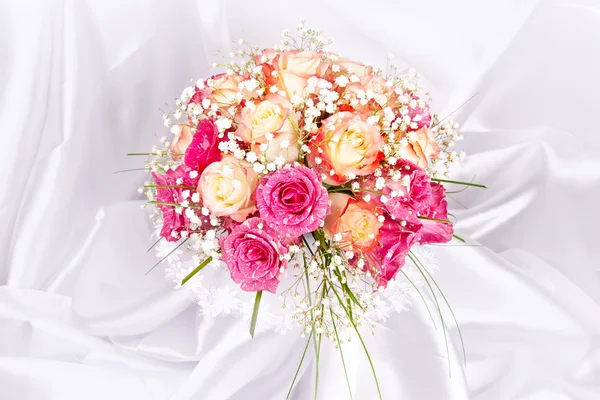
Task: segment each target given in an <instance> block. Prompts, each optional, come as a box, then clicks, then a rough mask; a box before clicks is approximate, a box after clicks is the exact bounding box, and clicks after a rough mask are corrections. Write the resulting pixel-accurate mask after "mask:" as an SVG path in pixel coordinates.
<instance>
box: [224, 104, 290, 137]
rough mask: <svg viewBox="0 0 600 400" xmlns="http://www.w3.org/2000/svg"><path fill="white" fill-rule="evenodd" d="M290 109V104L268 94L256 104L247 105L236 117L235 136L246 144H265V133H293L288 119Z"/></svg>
mask: <svg viewBox="0 0 600 400" xmlns="http://www.w3.org/2000/svg"><path fill="white" fill-rule="evenodd" d="M291 109H292V104H291V103H290V102H289V101H288V100H287V99H286V98H284V97H282V96H279V95H278V94H268V95H267V96H265V100H263V101H261V102H260V103H258V104H253V103H247V104H246V107H245V108H244V110H243V111H242V113H241V114H240V115H239V116H238V117H237V120H236V122H237V123H238V129H237V130H236V132H235V134H236V135H237V136H239V137H240V138H241V139H242V140H244V141H245V142H246V143H265V142H266V141H267V138H266V137H265V135H266V134H267V133H273V134H274V135H277V134H279V133H290V134H291V133H295V129H294V126H293V125H292V123H291V122H290V120H289V119H288V116H289V114H290V111H291Z"/></svg>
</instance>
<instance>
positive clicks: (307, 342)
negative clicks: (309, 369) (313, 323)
mask: <svg viewBox="0 0 600 400" xmlns="http://www.w3.org/2000/svg"><path fill="white" fill-rule="evenodd" d="M312 334H313V333H312V332H311V333H310V335H309V336H308V340H307V341H306V346H304V351H303V352H302V358H301V359H300V363H299V364H298V368H297V369H296V374H295V375H294V379H293V380H292V384H291V385H290V390H288V393H287V396H286V397H285V399H286V400H288V399H289V398H290V394H292V389H293V388H294V384H295V383H296V379H298V374H299V373H300V368H301V367H302V363H303V362H304V357H305V356H306V351H307V350H308V346H309V345H310V342H311V339H312Z"/></svg>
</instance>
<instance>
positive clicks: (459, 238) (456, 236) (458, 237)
mask: <svg viewBox="0 0 600 400" xmlns="http://www.w3.org/2000/svg"><path fill="white" fill-rule="evenodd" d="M452 236H453V237H455V238H456V239H458V240H460V241H461V242H463V243H465V244H466V243H467V241H466V240H465V239H463V238H461V237H460V236H458V235H452Z"/></svg>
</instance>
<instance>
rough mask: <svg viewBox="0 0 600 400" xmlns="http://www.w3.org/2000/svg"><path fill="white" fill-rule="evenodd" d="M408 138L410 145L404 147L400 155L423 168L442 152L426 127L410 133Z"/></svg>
mask: <svg viewBox="0 0 600 400" xmlns="http://www.w3.org/2000/svg"><path fill="white" fill-rule="evenodd" d="M406 138H407V139H408V145H407V146H404V147H402V149H401V150H400V153H399V154H398V155H399V156H400V157H401V158H404V159H405V160H408V161H410V162H412V163H414V164H416V165H418V166H419V167H421V168H427V166H428V165H429V160H433V159H436V158H437V157H438V155H439V154H440V148H439V146H438V145H437V143H436V142H435V138H434V137H433V135H432V134H431V131H430V130H429V129H427V128H426V127H423V128H421V129H419V130H418V131H415V132H410V133H408V134H407V135H406Z"/></svg>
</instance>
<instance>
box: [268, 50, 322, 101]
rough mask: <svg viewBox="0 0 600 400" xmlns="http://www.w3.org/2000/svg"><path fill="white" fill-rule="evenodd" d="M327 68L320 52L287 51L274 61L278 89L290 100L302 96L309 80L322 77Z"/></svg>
mask: <svg viewBox="0 0 600 400" xmlns="http://www.w3.org/2000/svg"><path fill="white" fill-rule="evenodd" d="M327 68H328V65H327V63H326V62H324V61H323V54H322V53H321V52H318V51H300V50H286V51H282V52H281V53H280V54H278V55H277V56H275V58H274V59H273V69H274V70H275V73H276V76H275V77H274V78H275V81H276V82H277V87H278V88H279V89H281V90H283V91H284V92H285V93H286V94H287V98H288V99H291V98H292V96H293V95H294V94H297V95H299V96H302V91H303V90H304V87H305V86H306V83H307V82H308V78H310V77H311V76H322V75H323V74H324V73H325V71H326V70H327Z"/></svg>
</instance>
